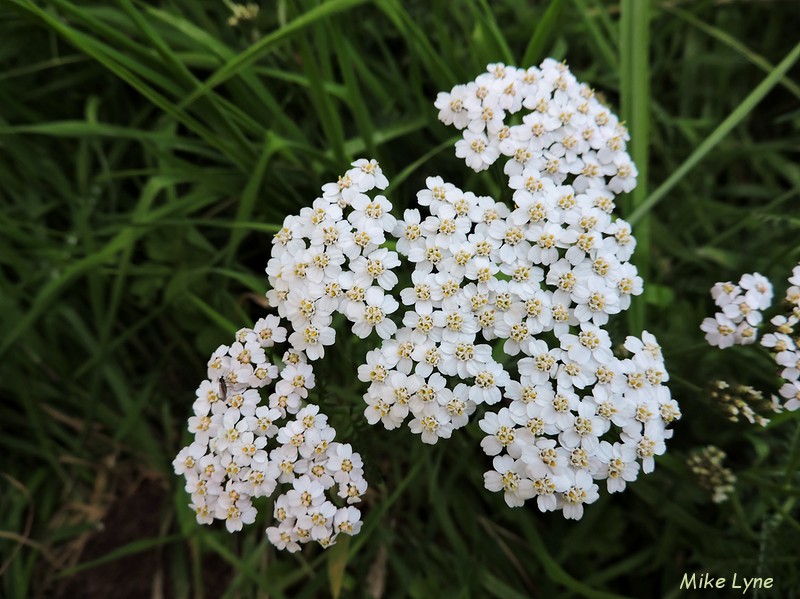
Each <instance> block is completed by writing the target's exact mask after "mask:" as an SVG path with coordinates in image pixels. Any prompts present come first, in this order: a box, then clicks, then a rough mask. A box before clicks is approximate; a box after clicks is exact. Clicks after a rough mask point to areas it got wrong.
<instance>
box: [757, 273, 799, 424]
mask: <svg viewBox="0 0 800 599" xmlns="http://www.w3.org/2000/svg"><path fill="white" fill-rule="evenodd" d="M786 303H787V304H788V305H789V311H788V313H787V314H784V315H778V316H775V317H774V318H773V319H772V320H771V321H770V322H771V323H772V325H773V326H774V327H775V332H774V333H770V334H768V335H764V338H763V339H762V340H761V345H763V346H764V347H766V348H768V349H769V350H770V351H771V352H772V354H773V357H774V359H775V362H776V363H777V365H778V368H779V369H780V376H781V378H782V379H783V385H782V386H781V388H780V389H779V390H778V393H779V395H780V396H781V398H783V400H784V404H783V407H784V408H786V409H787V410H797V409H800V349H799V348H798V344H799V343H800V337H798V336H797V335H796V334H795V327H796V326H797V323H798V320H800V264H798V265H797V266H795V267H794V269H793V270H792V276H791V277H789V288H788V289H787V290H786Z"/></svg>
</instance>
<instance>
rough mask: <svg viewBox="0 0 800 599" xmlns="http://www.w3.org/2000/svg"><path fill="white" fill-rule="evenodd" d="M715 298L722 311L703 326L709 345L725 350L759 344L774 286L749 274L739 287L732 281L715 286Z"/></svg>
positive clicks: (761, 276)
mask: <svg viewBox="0 0 800 599" xmlns="http://www.w3.org/2000/svg"><path fill="white" fill-rule="evenodd" d="M711 297H712V298H714V303H715V304H716V305H717V307H719V308H721V311H720V312H717V313H716V314H714V317H713V318H706V319H705V320H703V323H702V324H701V325H700V329H701V330H702V331H703V332H705V334H706V341H708V343H709V345H714V346H717V347H720V348H723V349H724V348H726V347H731V346H732V345H749V344H750V343H755V341H756V338H757V337H758V328H757V327H758V325H759V324H761V320H762V315H761V311H762V310H766V309H767V308H769V307H770V305H771V304H772V283H770V282H769V280H768V279H767V278H766V277H764V276H763V275H761V274H759V273H757V272H755V273H752V274H745V275H742V278H741V279H739V284H738V285H734V284H733V283H731V282H730V281H726V282H724V283H714V286H713V287H712V288H711Z"/></svg>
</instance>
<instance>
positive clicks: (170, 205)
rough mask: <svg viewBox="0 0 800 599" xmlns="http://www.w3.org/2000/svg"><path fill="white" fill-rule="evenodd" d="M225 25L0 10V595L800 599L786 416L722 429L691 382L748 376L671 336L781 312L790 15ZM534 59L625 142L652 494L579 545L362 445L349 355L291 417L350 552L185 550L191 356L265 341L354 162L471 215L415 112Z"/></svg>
mask: <svg viewBox="0 0 800 599" xmlns="http://www.w3.org/2000/svg"><path fill="white" fill-rule="evenodd" d="M230 15H231V9H230V7H229V5H227V4H226V3H225V2H221V1H220V2H217V1H212V0H202V1H198V0H164V1H153V2H143V1H138V0H117V1H115V2H82V1H81V2H78V1H73V0H42V1H36V2H34V1H33V0H0V65H2V68H1V69H0V201H2V204H1V206H2V210H1V211H0V394H2V404H0V410H1V412H0V456H2V457H0V470H1V471H2V473H3V476H2V478H0V489H2V491H1V493H2V494H1V495H0V522H1V524H0V528H2V530H0V568H2V570H1V571H2V582H0V595H2V596H4V597H9V598H11V597H15V598H16V597H20V598H24V597H39V596H48V597H110V596H114V597H148V596H153V597H212V598H213V597H256V596H259V597H260V596H269V597H276V598H280V597H290V598H298V599H299V598H304V597H326V596H343V597H349V596H353V597H361V596H370V595H372V596H380V597H406V596H408V597H419V598H428V597H464V598H466V597H501V598H504V599H505V598H508V599H516V598H521V597H548V598H550V597H587V598H612V597H614V598H618V597H644V598H649V597H678V596H681V594H682V593H681V592H680V591H679V590H678V585H679V583H680V580H681V577H682V575H683V573H684V572H693V571H700V572H706V571H707V572H711V573H712V575H716V576H727V577H730V576H731V574H732V573H733V572H737V573H738V574H739V576H740V577H741V576H773V577H774V578H775V583H774V587H773V589H772V590H771V591H763V592H761V593H760V594H757V595H753V596H759V597H767V596H770V597H795V596H798V594H800V591H798V589H800V573H798V570H797V568H796V564H797V563H798V559H800V549H798V544H797V538H798V534H799V533H800V523H799V522H798V518H799V517H800V516H799V515H798V508H797V500H798V496H799V495H800V477H799V476H798V466H800V420H798V418H797V417H796V414H795V415H784V416H781V417H778V418H775V419H774V421H773V423H772V424H771V425H770V426H769V427H768V428H767V429H765V430H762V429H758V428H755V427H753V426H745V425H736V424H732V423H729V422H727V421H726V419H725V417H724V416H723V415H722V413H721V412H720V411H719V410H718V409H716V408H715V406H714V405H712V403H711V402H710V400H709V399H708V394H707V385H708V383H709V381H710V380H712V379H713V378H723V379H726V380H730V381H732V382H734V381H735V382H743V383H749V384H754V385H758V386H760V387H761V388H763V389H765V390H767V391H772V390H774V388H775V383H776V380H775V378H774V376H773V374H774V368H773V366H772V365H771V363H770V360H769V358H768V356H767V354H765V353H760V352H759V351H758V350H757V349H756V348H747V349H741V348H739V349H731V350H726V351H724V352H723V351H715V350H711V349H710V348H708V347H707V346H706V345H705V344H704V342H703V339H702V334H701V333H700V331H699V329H698V325H699V323H700V321H701V320H702V318H703V317H704V316H705V315H707V314H708V313H710V312H711V311H712V305H711V302H710V299H709V297H708V289H709V287H710V286H711V284H712V283H713V282H715V281H718V280H727V279H737V278H738V277H739V275H740V274H741V273H742V272H751V271H754V270H758V271H760V272H762V273H764V274H766V275H768V276H770V277H771V278H772V279H773V280H774V281H775V282H776V284H777V289H776V291H777V294H778V296H779V297H780V294H781V293H782V292H783V290H784V289H785V278H786V276H787V275H788V273H789V270H790V269H791V267H792V266H793V265H794V264H795V263H797V261H798V260H800V244H798V232H799V231H800V210H798V192H799V191H800V169H798V166H797V160H798V148H799V147H800V130H799V126H800V110H798V109H799V108H800V85H798V82H799V81H800V70H798V67H797V61H798V58H800V44H798V41H800V39H799V36H798V34H797V32H798V31H800V10H798V6H797V3H796V2H793V1H784V2H781V1H777V0H775V1H770V0H762V1H756V0H751V1H746V0H740V1H725V2H723V1H710V0H700V1H684V2H681V1H667V0H654V1H652V2H651V1H649V0H622V1H621V2H603V1H600V0H552V1H550V2H541V1H537V2H523V1H515V0H497V1H495V2H489V0H453V1H452V2H436V3H429V2H422V1H410V2H401V1H400V0H374V1H366V0H328V1H326V2H319V1H311V0H303V1H294V2H290V1H281V0H279V1H276V2H269V3H264V5H263V6H262V10H261V13H260V14H259V16H258V18H257V19H256V20H255V21H253V22H246V23H242V24H240V25H238V26H236V27H232V26H230V25H228V24H227V19H228V17H229V16H230ZM547 56H553V57H555V58H558V59H566V60H567V61H568V63H569V65H570V67H571V68H572V70H573V71H574V72H575V73H576V74H577V76H578V78H579V79H580V80H583V81H587V82H589V83H591V84H592V85H593V86H594V87H595V88H596V89H597V90H598V92H599V93H601V94H602V96H603V97H604V98H605V101H606V102H607V103H608V104H609V105H610V106H611V107H612V109H614V110H615V111H617V112H620V113H621V114H622V116H623V118H624V119H625V120H626V121H627V123H628V125H629V127H630V130H631V132H632V137H633V139H632V142H631V145H630V151H631V153H632V155H633V157H634V159H635V160H636V163H637V165H638V167H639V171H640V174H641V177H640V184H639V187H637V189H636V190H635V191H634V192H633V193H632V194H631V195H630V197H628V198H626V200H625V202H624V206H622V214H623V215H624V216H625V217H626V218H628V219H629V220H631V221H632V222H634V225H635V226H634V233H635V234H636V236H637V239H638V242H639V244H638V247H637V256H636V261H637V264H638V266H639V268H640V269H641V270H642V271H643V273H644V275H645V281H646V284H645V288H646V291H645V295H644V296H643V297H640V298H638V301H637V302H634V308H633V309H632V310H630V311H629V312H628V313H627V314H626V316H620V317H618V318H616V319H612V323H613V325H612V327H611V328H612V336H613V338H615V339H616V340H618V341H620V342H621V341H622V340H623V339H624V335H625V334H626V333H627V332H628V331H630V332H634V333H636V332H638V331H640V330H641V329H642V328H646V329H647V330H650V331H651V332H654V333H655V334H656V335H657V336H658V337H659V340H660V341H661V344H662V346H663V347H664V352H665V355H666V359H667V365H668V368H669V370H670V374H671V377H672V378H671V387H672V391H673V394H674V395H675V396H676V397H677V398H678V399H679V401H680V402H681V406H682V409H683V411H684V418H683V420H681V421H680V422H679V423H678V425H677V426H676V434H675V438H674V439H673V440H672V442H671V443H670V444H669V451H668V453H667V455H666V456H664V457H663V458H662V459H660V460H658V465H657V469H656V472H655V473H654V474H653V475H650V476H647V477H643V478H641V479H640V480H639V481H638V482H637V483H636V484H634V485H631V486H630V487H629V490H628V491H627V492H626V493H624V494H622V495H615V496H611V497H609V496H608V495H607V494H606V493H605V492H604V493H603V494H602V496H601V499H600V500H599V501H598V502H597V503H596V504H595V505H593V506H591V508H590V509H588V510H587V512H586V516H585V517H584V519H583V520H582V521H581V522H579V523H574V522H567V521H564V520H563V519H561V518H560V516H557V515H552V514H550V515H543V514H540V513H538V511H537V510H536V509H535V507H534V506H530V507H528V508H522V509H515V510H511V509H509V508H507V507H506V506H505V504H504V503H503V500H502V497H501V496H499V495H495V494H490V493H489V492H487V491H485V490H483V488H482V486H483V484H482V482H483V481H482V472H483V471H484V470H485V469H486V466H487V465H488V463H489V462H488V459H487V458H486V457H485V456H483V455H482V452H481V450H480V448H479V446H478V439H479V431H476V427H475V426H474V425H473V426H471V427H470V428H469V429H468V430H467V431H462V432H461V433H460V434H458V435H455V438H453V439H452V440H450V441H449V442H447V443H440V444H438V445H437V446H436V447H435V448H430V447H427V446H423V445H422V444H421V443H420V442H419V440H418V439H417V438H416V437H414V436H413V435H411V434H410V433H408V432H407V431H405V432H401V431H395V432H390V433H387V432H385V431H383V430H382V429H378V428H370V427H368V426H367V425H366V423H365V421H364V419H363V416H362V415H361V412H362V407H361V406H362V405H363V404H362V401H361V399H360V393H361V388H360V385H359V384H357V381H355V377H354V376H353V372H354V370H353V369H354V368H355V366H356V364H357V363H358V362H359V360H360V357H361V356H363V353H364V352H365V351H366V347H365V346H364V345H362V344H361V343H357V342H354V341H352V340H350V339H349V338H348V336H347V335H346V332H344V333H340V336H339V341H338V342H339V343H341V345H342V350H343V351H341V352H340V353H339V354H338V356H340V357H341V359H342V360H343V361H345V362H346V363H345V364H342V363H340V362H339V363H336V364H332V362H333V361H332V360H326V361H325V364H322V365H321V366H320V375H319V376H320V377H321V380H322V382H323V384H322V385H321V386H320V389H319V392H318V396H317V399H318V401H320V403H321V404H322V405H323V409H324V410H326V411H327V412H328V413H329V414H330V415H331V418H332V421H333V423H334V424H335V425H336V427H337V429H338V430H339V434H340V435H342V436H343V437H344V438H347V439H350V440H352V441H353V443H354V445H356V447H357V448H358V449H359V450H360V451H361V453H362V454H363V455H364V457H365V459H366V460H367V461H368V463H369V465H368V470H367V476H368V478H369V481H370V485H371V492H370V496H369V498H368V500H367V502H366V506H365V507H366V511H365V516H366V523H365V527H364V531H363V532H362V533H361V535H359V536H357V537H355V538H353V539H352V541H351V542H350V543H348V544H345V543H340V544H338V545H337V546H336V547H335V548H334V549H332V550H329V551H327V552H321V551H319V550H318V548H312V547H309V548H308V549H307V550H306V551H305V552H303V553H302V554H298V555H289V554H277V553H276V552H275V551H274V550H273V549H272V548H271V547H270V546H269V545H268V544H267V542H266V539H265V535H264V534H263V528H264V522H265V520H264V519H260V520H259V521H258V522H257V524H256V525H253V526H251V527H250V528H249V529H248V530H246V531H244V532H243V533H241V534H238V535H229V534H227V533H226V532H225V531H224V529H220V528H219V527H213V528H208V527H200V526H197V525H196V524H195V523H194V517H193V514H192V513H191V511H190V510H189V509H188V508H187V507H186V503H187V502H188V496H187V495H186V494H185V493H184V491H183V489H182V486H181V485H180V484H179V480H178V478H177V477H175V476H174V475H173V474H172V472H171V466H170V462H171V460H172V458H173V456H174V454H175V453H176V451H177V450H178V449H179V448H180V447H181V446H182V445H183V444H184V443H185V441H186V440H187V438H188V437H187V436H188V433H186V432H184V422H185V419H186V418H187V416H188V415H189V412H190V406H191V402H192V400H193V396H194V389H195V387H196V385H197V383H198V382H199V381H200V380H201V379H202V378H203V377H204V372H205V362H206V359H207V355H208V354H209V353H210V352H211V351H212V350H213V349H214V348H215V347H216V346H217V345H219V344H220V343H223V342H228V340H229V339H230V337H231V334H232V332H233V331H235V330H236V329H238V328H239V327H240V326H244V325H249V324H251V323H252V322H254V320H255V319H257V318H258V317H259V316H260V315H262V314H264V307H263V299H262V298H263V293H264V291H265V286H266V276H265V275H264V272H263V269H264V267H265V266H266V262H267V258H268V247H269V238H270V234H271V233H272V232H274V231H276V230H277V228H278V227H279V225H280V223H281V221H282V220H283V218H284V216H286V215H287V214H290V213H295V212H297V211H298V210H299V208H300V207H301V206H304V205H307V204H310V203H311V201H312V200H313V199H314V198H315V197H316V195H317V194H318V192H319V187H320V186H321V185H322V184H323V183H325V182H327V181H329V180H331V179H335V178H336V176H337V175H338V174H340V173H341V172H343V171H344V170H345V169H346V168H347V165H348V162H349V161H350V160H351V159H354V158H356V157H361V156H370V157H375V158H377V159H378V160H379V161H380V162H381V164H382V166H383V169H384V172H385V173H386V174H387V175H388V176H389V179H390V181H391V183H392V185H391V187H390V191H391V195H390V199H391V200H392V201H393V203H394V204H395V206H396V208H397V210H398V211H400V210H402V209H403V208H404V207H406V206H408V205H411V204H412V203H413V201H414V195H415V192H416V190H417V189H419V188H420V187H421V186H422V185H423V184H424V178H425V177H427V176H430V175H433V174H441V175H443V176H444V177H445V178H448V179H450V180H453V181H454V182H457V183H459V182H460V183H461V186H462V187H463V188H465V189H467V188H468V189H472V190H473V191H476V192H488V193H495V194H497V193H498V192H499V190H500V187H501V185H502V179H501V173H500V172H499V171H498V170H497V169H492V170H490V171H489V174H488V175H481V176H478V175H475V174H474V173H468V172H467V169H466V168H465V167H464V166H463V165H462V164H461V161H459V160H458V159H455V158H454V157H453V150H452V143H453V134H454V131H453V130H452V129H448V128H446V127H444V126H443V125H441V124H440V123H438V121H437V120H436V111H435V109H434V108H433V106H432V101H433V99H434V98H435V95H436V92H437V91H440V90H446V89H449V88H450V87H451V86H452V85H454V84H456V83H460V82H465V81H469V80H471V79H473V78H474V77H475V75H476V74H477V73H478V72H480V71H481V70H482V69H483V68H484V67H485V65H486V64H487V63H488V62H494V61H504V62H507V63H509V64H517V65H520V66H528V65H531V64H538V63H539V62H540V61H541V60H542V59H543V58H545V57H547ZM398 213H399V212H398ZM708 444H715V445H718V446H720V447H722V448H723V449H724V450H725V451H727V452H728V454H729V458H730V459H729V465H730V466H731V467H732V468H733V470H734V472H735V473H736V474H737V477H738V483H737V487H736V492H735V494H734V496H733V498H732V499H731V500H730V501H729V502H727V503H725V504H723V505H721V506H716V505H713V504H711V503H710V501H709V499H708V497H707V495H706V494H705V493H704V492H703V491H702V490H701V489H699V487H698V486H697V483H696V480H695V478H694V477H693V475H692V474H691V472H689V470H688V468H687V467H686V465H685V459H686V456H687V455H688V453H689V452H690V451H692V450H693V449H695V448H697V447H700V446H704V445H708ZM268 512H269V510H268V509H266V508H265V509H264V513H266V514H268ZM709 594H712V593H710V592H709ZM715 596H725V594H724V592H721V593H719V594H717V595H715Z"/></svg>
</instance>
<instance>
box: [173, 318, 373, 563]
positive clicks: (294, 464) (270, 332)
mask: <svg viewBox="0 0 800 599" xmlns="http://www.w3.org/2000/svg"><path fill="white" fill-rule="evenodd" d="M286 337H287V330H286V329H285V328H284V327H282V326H280V320H279V319H278V318H277V317H275V316H268V317H266V318H262V319H261V320H259V321H258V322H257V323H256V325H255V327H254V328H253V329H247V328H245V329H241V330H240V331H238V332H237V334H236V342H235V343H234V344H233V345H231V346H227V345H222V346H220V347H219V348H218V349H217V350H216V351H215V352H214V354H213V355H212V356H211V359H210V360H209V362H208V378H207V379H206V380H205V381H203V382H202V383H201V384H200V386H199V387H198V389H197V398H196V400H195V402H194V405H193V410H194V416H192V417H191V418H189V430H190V431H191V432H192V433H193V434H194V441H193V442H192V443H191V444H190V445H189V446H188V447H184V448H183V449H182V450H181V451H180V452H179V453H178V455H177V457H176V458H175V460H174V461H173V466H174V468H175V472H176V473H177V474H181V475H183V476H184V477H185V479H186V491H187V492H188V493H190V494H191V497H192V503H191V504H190V507H191V508H192V509H194V511H195V514H196V516H197V521H198V522H199V523H201V524H210V523H211V522H212V521H213V520H214V519H220V520H225V526H226V527H227V529H228V530H229V531H230V532H233V531H238V530H241V528H242V525H243V524H251V523H252V522H254V521H255V518H256V508H255V507H254V506H253V503H252V499H253V498H257V497H264V496H270V495H272V494H273V493H274V492H275V490H276V488H277V487H278V485H279V484H286V485H290V486H291V488H290V489H289V490H287V491H285V492H283V493H281V494H280V495H279V496H278V497H277V498H276V500H275V504H274V506H275V507H274V516H275V519H276V521H277V525H276V526H271V527H270V528H268V529H267V536H268V538H269V540H270V541H271V542H272V543H273V544H274V545H276V546H277V547H278V548H279V549H284V548H285V549H288V550H289V551H297V550H298V549H299V548H300V544H301V543H307V542H309V541H311V540H314V541H317V542H319V544H320V545H322V546H323V547H327V546H329V545H331V544H333V543H334V542H335V540H336V537H337V535H338V534H339V533H344V534H351V535H352V534H356V533H357V532H358V531H359V529H360V528H361V520H360V512H359V510H358V509H356V508H355V507H353V506H352V505H350V504H353V503H357V502H358V501H359V500H360V498H361V495H363V493H364V492H365V491H366V488H367V483H366V481H365V480H364V477H363V469H362V462H361V458H360V456H359V455H358V454H357V453H354V452H353V451H352V448H351V447H350V445H345V444H341V443H336V442H334V438H335V436H336V431H335V430H334V429H333V427H331V426H330V425H328V422H327V420H328V419H327V416H325V415H324V414H322V413H321V412H320V410H319V407H318V406H316V405H313V404H308V405H305V406H304V405H303V404H304V401H305V399H306V398H307V396H308V390H309V389H312V388H313V387H314V384H315V381H314V372H313V370H312V368H311V365H310V364H308V361H307V359H306V356H305V355H304V354H303V352H302V351H298V350H297V349H290V350H289V351H287V352H286V353H285V354H284V355H283V358H282V360H281V367H280V368H279V367H278V366H277V365H276V364H274V363H272V362H271V361H270V359H269V357H268V355H267V353H268V352H269V351H272V348H273V346H274V345H275V343H281V342H283V341H285V340H286ZM273 383H274V384H273ZM267 388H268V390H269V392H270V393H269V400H268V403H267V404H266V405H262V401H261V399H262V398H261V395H260V393H259V389H265V390H266V389H267ZM270 444H271V446H270ZM334 490H335V491H336V492H337V494H338V496H339V497H340V498H341V499H342V501H341V502H340V503H343V504H345V505H344V506H343V507H337V505H336V504H335V503H334V502H333V501H332V500H331V499H330V498H328V497H327V496H326V493H328V494H331V493H332V492H333V491H334Z"/></svg>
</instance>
